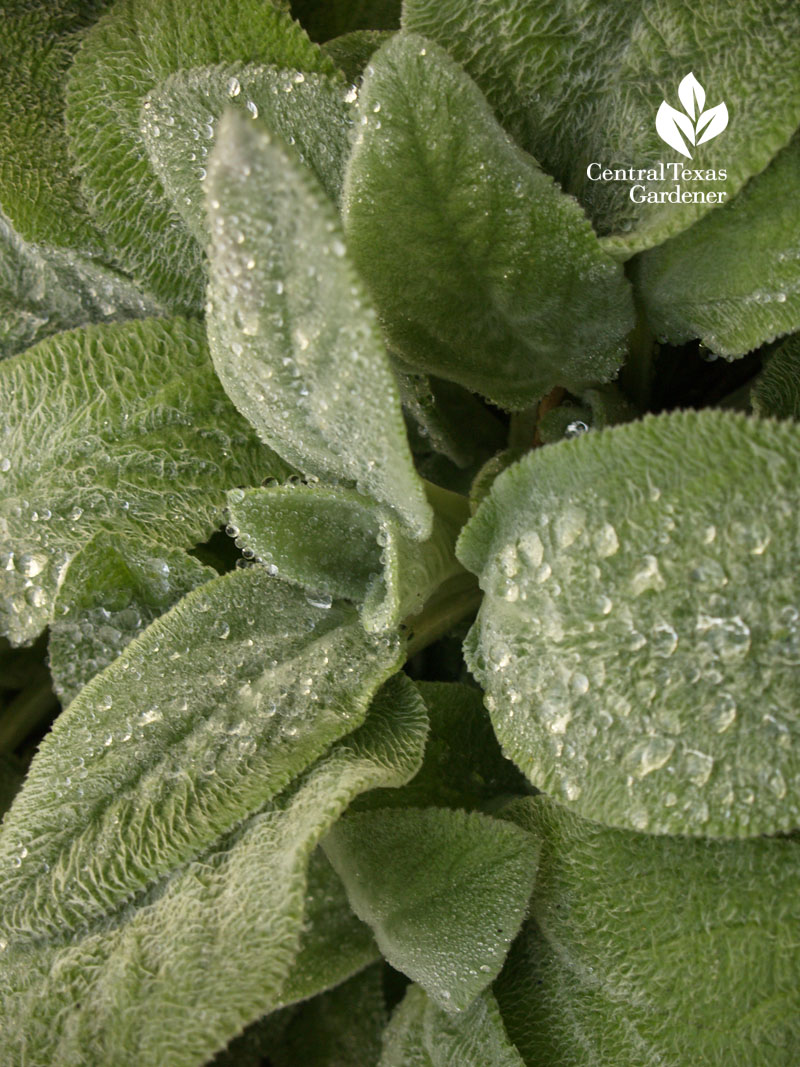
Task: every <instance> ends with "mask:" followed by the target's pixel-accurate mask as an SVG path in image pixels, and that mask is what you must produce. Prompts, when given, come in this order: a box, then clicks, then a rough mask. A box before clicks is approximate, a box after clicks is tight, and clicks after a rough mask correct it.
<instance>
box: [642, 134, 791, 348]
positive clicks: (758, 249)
mask: <svg viewBox="0 0 800 1067" xmlns="http://www.w3.org/2000/svg"><path fill="white" fill-rule="evenodd" d="M798 205H800V135H797V136H795V137H794V139H793V140H792V141H791V142H790V143H789V145H788V146H787V147H786V148H784V149H783V151H782V152H780V153H779V154H778V155H777V156H776V157H775V159H774V160H773V161H772V163H770V165H769V166H768V167H767V169H766V170H765V171H764V172H763V173H761V174H759V175H757V176H756V177H755V178H751V180H750V181H749V182H748V183H747V185H746V186H745V187H744V189H743V190H742V191H741V192H740V193H739V195H738V196H737V197H736V199H735V200H732V201H731V202H730V204H726V205H725V206H723V207H721V208H720V209H719V210H718V211H714V212H712V213H711V214H710V215H707V216H706V217H705V218H703V219H701V220H700V221H699V222H696V223H695V224H694V226H692V227H691V228H690V229H688V230H685V231H684V232H683V233H682V234H680V235H679V236H677V237H673V238H672V240H671V241H666V242H665V243H664V244H663V245H661V246H660V247H659V248H654V249H653V250H652V251H650V252H646V253H645V254H644V255H642V256H640V257H639V259H638V260H637V261H636V265H635V267H634V272H633V277H634V279H635V284H636V289H637V292H638V294H639V296H640V297H641V300H642V303H643V305H644V308H645V311H646V313H647V318H648V322H649V324H650V326H651V328H652V329H653V331H654V332H655V333H656V334H658V335H659V337H661V338H663V339H664V340H666V341H669V342H670V343H671V344H681V343H682V342H684V341H688V340H691V339H692V338H694V337H699V338H700V340H701V341H702V342H703V344H704V345H706V346H707V347H708V348H710V349H711V351H712V352H716V353H719V354H720V355H724V356H743V355H745V353H747V352H749V351H750V350H751V349H753V348H758V346H759V345H761V344H763V343H764V342H765V341H772V340H773V339H774V338H775V337H779V336H780V335H781V334H784V333H789V332H791V331H792V330H797V329H800V206H798Z"/></svg>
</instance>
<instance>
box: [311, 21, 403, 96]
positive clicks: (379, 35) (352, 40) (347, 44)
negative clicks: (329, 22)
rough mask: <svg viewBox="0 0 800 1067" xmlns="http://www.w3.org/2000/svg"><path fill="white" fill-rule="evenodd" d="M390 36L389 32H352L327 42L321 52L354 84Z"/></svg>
mask: <svg viewBox="0 0 800 1067" xmlns="http://www.w3.org/2000/svg"><path fill="white" fill-rule="evenodd" d="M391 35H392V34H391V31H381V30H354V31H353V32H352V33H345V34H342V36H341V37H335V38H334V39H333V40H332V41H327V42H326V43H325V44H324V45H323V46H322V50H323V52H325V53H327V55H329V56H330V57H331V59H332V60H333V61H334V63H335V64H336V66H337V67H339V69H340V70H341V71H342V72H343V74H344V76H345V77H346V78H347V79H348V80H349V81H351V82H353V83H355V82H358V81H359V80H360V78H361V76H362V75H363V73H364V68H365V67H366V65H367V64H368V63H369V61H370V59H371V58H372V56H373V55H374V54H375V52H377V50H378V49H379V48H380V46H381V45H382V44H383V42H384V41H387V40H388V39H389V38H390V37H391Z"/></svg>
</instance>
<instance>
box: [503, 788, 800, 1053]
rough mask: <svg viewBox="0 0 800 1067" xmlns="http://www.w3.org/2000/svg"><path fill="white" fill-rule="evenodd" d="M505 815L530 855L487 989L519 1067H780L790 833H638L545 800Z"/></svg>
mask: <svg viewBox="0 0 800 1067" xmlns="http://www.w3.org/2000/svg"><path fill="white" fill-rule="evenodd" d="M506 814H507V816H508V817H509V818H513V819H514V821H515V822H517V823H518V824H519V825H520V826H524V827H526V828H527V829H528V830H529V831H531V832H532V833H535V834H536V835H537V836H538V837H539V839H540V841H541V845H542V854H541V865H540V871H539V875H538V877H537V890H536V893H535V894H534V895H533V897H532V899H531V911H530V917H529V919H528V921H527V923H526V924H525V927H524V928H523V932H522V935H521V936H520V938H519V939H518V940H517V942H516V943H515V945H514V948H513V949H512V951H511V955H510V956H509V959H508V962H507V964H506V966H505V969H504V970H503V973H502V974H501V976H500V978H499V980H498V981H497V982H496V983H495V995H496V996H497V999H498V1002H499V1004H500V1009H501V1013H502V1017H503V1020H504V1022H505V1025H506V1028H507V1031H508V1034H509V1036H510V1038H511V1040H512V1041H513V1042H514V1044H515V1046H516V1048H517V1049H518V1050H519V1052H520V1053H521V1055H522V1058H523V1060H524V1062H525V1064H526V1065H527V1067H538V1065H540V1064H542V1063H547V1064H552V1067H595V1065H596V1064H597V1063H601V1062H602V1063H609V1064H610V1063H613V1064H614V1065H615V1067H642V1064H647V1065H648V1067H649V1065H651V1064H652V1065H653V1067H655V1065H656V1064H684V1063H691V1062H693V1061H694V1062H698V1063H703V1062H704V1061H705V1062H706V1063H719V1064H723V1063H724V1064H726V1065H728V1064H730V1065H731V1067H792V1065H793V1064H794V1061H795V1059H796V1052H797V1047H798V1042H799V1041H800V1022H799V1020H800V995H798V985H797V961H796V953H797V947H796V938H795V934H796V930H797V924H798V920H799V919H800V906H799V905H798V899H797V893H796V889H795V887H796V884H797V877H798V864H799V863H800V841H798V837H797V834H796V833H795V834H790V835H780V836H778V837H752V838H749V839H748V840H744V841H709V840H704V839H701V838H698V839H694V840H692V839H691V838H686V837H667V836H657V835H652V834H640V833H636V832H632V831H630V830H615V829H611V828H609V827H607V826H603V825H601V824H599V823H597V822H595V821H593V820H590V819H584V818H581V817H579V816H577V815H575V814H574V813H573V812H570V811H567V810H566V809H565V808H563V807H562V806H561V805H560V804H556V803H554V802H553V801H552V800H550V799H549V798H548V797H545V796H539V797H535V798H533V799H528V800H525V801H516V802H515V803H514V804H513V805H511V807H509V808H508V809H506ZM723 990H724V994H723V993H722V991H723Z"/></svg>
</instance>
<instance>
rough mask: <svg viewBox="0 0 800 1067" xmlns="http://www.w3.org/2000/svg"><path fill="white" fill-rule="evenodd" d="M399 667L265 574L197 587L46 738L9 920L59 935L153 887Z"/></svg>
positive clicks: (10, 871)
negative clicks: (155, 882) (66, 929)
mask: <svg viewBox="0 0 800 1067" xmlns="http://www.w3.org/2000/svg"><path fill="white" fill-rule="evenodd" d="M401 662H402V651H401V647H400V642H399V641H398V639H397V638H396V636H393V635H389V636H386V637H382V638H374V637H370V636H369V635H367V634H366V633H365V632H364V630H363V628H362V627H361V626H360V624H359V622H358V617H357V615H356V613H355V610H354V609H353V608H351V607H349V606H346V605H341V604H335V605H332V606H330V607H328V608H327V609H325V608H319V607H314V606H312V605H311V604H309V603H308V601H307V600H306V597H305V596H304V594H303V593H302V592H300V591H299V590H296V589H294V588H292V587H291V586H288V585H285V584H284V583H282V582H277V581H275V580H274V579H272V578H270V576H269V575H268V574H267V572H266V569H265V568H262V567H254V568H251V569H248V570H245V571H234V572H232V573H230V574H227V575H224V576H222V577H220V578H217V579H215V580H214V581H212V582H209V583H207V584H206V585H204V586H202V587H200V588H199V589H195V590H194V591H193V592H191V593H189V594H188V595H187V596H186V597H184V598H183V600H181V601H180V602H179V603H178V604H177V605H176V607H175V608H173V609H172V611H170V612H168V613H167V614H166V615H162V616H161V617H160V618H159V619H158V620H157V621H156V622H154V623H153V624H152V625H151V626H149V627H148V629H147V630H145V631H144V633H142V634H141V636H140V637H138V638H136V639H135V640H134V641H132V642H131V644H130V645H128V647H127V648H126V649H125V651H124V652H123V653H122V655H121V656H120V657H119V658H118V659H116V660H115V661H114V662H113V663H112V664H111V666H110V667H108V668H106V670H105V671H103V672H102V673H101V674H99V675H97V676H96V677H95V678H94V679H93V680H92V681H91V682H90V683H89V684H88V685H87V686H86V687H85V688H84V689H82V690H81V692H80V693H79V695H78V696H77V697H76V698H75V700H73V701H72V703H71V704H70V706H69V708H68V709H67V710H66V711H65V712H64V713H63V714H62V715H61V716H60V717H59V718H58V719H57V720H56V723H55V724H54V726H53V729H52V731H51V733H50V734H48V736H47V737H46V738H45V740H44V741H43V742H42V744H41V746H40V748H39V751H38V753H37V755H36V757H35V759H34V761H33V763H32V765H31V770H30V773H29V775H28V779H27V781H26V784H25V788H24V790H23V791H22V792H21V793H20V794H19V796H18V797H17V799H16V801H15V803H14V806H13V807H12V809H11V811H9V813H8V815H7V816H6V820H5V823H4V825H3V831H2V834H0V857H2V863H0V889H1V890H2V893H3V900H4V913H3V917H2V922H3V923H4V924H5V926H6V928H7V929H8V930H9V931H13V932H14V933H16V934H17V935H19V936H22V937H25V938H28V937H43V936H48V935H49V936H53V935H55V936H58V932H59V931H60V930H63V929H64V928H70V927H72V926H77V925H79V924H80V923H82V922H87V921H90V920H93V919H97V918H99V917H101V916H103V915H106V914H108V913H109V912H110V911H112V910H114V909H115V908H117V907H119V906H120V905H122V904H123V903H125V901H126V900H127V899H129V898H130V897H131V896H132V895H133V894H134V893H140V892H143V891H144V890H145V889H146V888H147V887H148V886H150V885H152V883H153V882H154V881H155V880H156V879H158V878H161V877H163V876H165V875H166V874H167V873H169V872H170V871H171V870H173V869H174V868H175V867H176V866H177V865H178V864H180V863H184V862H186V861H187V860H188V859H189V858H190V857H191V856H193V855H196V854H197V853H198V852H199V851H200V850H202V849H203V848H207V847H209V846H210V845H211V844H212V842H213V841H215V840H216V839H217V838H218V837H219V836H220V835H221V834H222V833H225V832H227V831H229V830H230V829H231V828H232V827H234V826H235V825H236V824H237V823H238V822H240V821H241V820H242V819H243V818H245V817H246V816H247V815H249V814H250V813H251V812H252V811H254V810H256V809H257V808H258V807H259V806H260V805H261V804H263V803H264V802H265V801H266V800H268V799H269V798H270V797H272V796H274V795H275V794H276V793H277V792H278V790H280V789H282V788H284V786H286V785H287V783H288V782H290V781H291V780H292V778H293V777H294V776H296V775H297V774H298V772H299V771H301V770H302V769H303V768H304V767H305V766H307V765H308V764H309V763H310V762H311V761H312V760H313V759H316V758H317V757H318V756H319V755H320V754H321V753H322V752H323V751H324V750H325V749H326V748H327V747H328V746H329V745H330V744H331V743H332V742H333V741H335V740H336V739H337V738H338V737H341V736H343V735H344V734H345V733H348V732H350V731H351V730H353V729H354V728H355V727H357V726H358V725H359V724H360V722H361V720H362V719H363V717H364V714H365V712H366V708H367V705H368V703H369V700H370V698H371V696H372V694H373V693H374V692H375V690H376V689H377V688H378V686H379V685H380V684H381V683H382V682H383V681H384V679H385V678H386V677H387V676H388V675H389V674H391V673H392V672H393V671H394V670H396V669H397V668H398V666H399V664H400V663H401ZM23 848H24V849H25V850H26V853H25V857H23V858H24V859H25V862H24V863H22V862H21V860H20V850H21V849H23Z"/></svg>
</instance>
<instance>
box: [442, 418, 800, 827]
mask: <svg viewBox="0 0 800 1067" xmlns="http://www.w3.org/2000/svg"><path fill="white" fill-rule="evenodd" d="M798 475H800V437H799V436H798V431H797V429H796V428H795V426H794V425H793V424H791V423H783V424H778V423H774V422H768V421H755V420H752V419H747V418H746V417H744V416H741V415H733V414H723V413H721V412H710V411H706V412H700V413H693V412H686V413H679V414H673V415H669V416H662V417H659V418H649V419H645V420H644V421H642V422H637V423H632V424H629V425H627V426H621V427H617V428H615V429H612V430H609V431H604V432H602V433H598V434H592V435H584V436H582V437H580V438H577V439H575V440H573V441H567V442H564V443H562V444H559V445H554V446H552V447H551V448H548V449H546V450H543V451H541V452H538V453H534V454H532V455H530V456H528V457H526V458H525V459H524V460H522V461H521V462H519V463H518V464H516V465H514V466H513V467H511V468H510V469H509V470H507V471H506V472H505V473H504V474H502V475H501V476H500V477H499V478H498V479H497V481H496V482H495V484H494V486H493V488H492V491H491V493H490V494H489V497H488V498H487V499H486V500H485V501H484V503H483V505H482V506H481V509H480V510H479V512H478V514H477V515H476V516H475V518H474V519H473V520H472V521H471V523H470V524H469V525H468V526H467V528H466V530H465V531H464V533H463V534H462V536H461V540H460V542H459V555H460V558H461V560H462V561H463V562H464V563H465V565H466V566H468V567H469V568H470V569H472V570H473V571H475V573H476V574H478V575H479V576H480V581H481V586H482V588H483V590H484V592H485V599H484V602H483V605H482V607H481V610H480V614H479V616H478V621H477V623H476V624H475V626H474V628H473V630H472V632H471V634H470V637H469V639H468V642H467V659H468V662H469V664H470V666H471V669H472V670H473V671H474V673H475V675H476V677H477V678H478V679H479V681H480V682H481V684H482V685H483V686H484V688H485V689H486V693H487V697H486V701H487V706H488V707H489V709H490V711H491V715H492V720H493V722H494V725H495V729H496V731H497V734H498V737H499V739H500V743H501V745H502V746H503V749H504V751H505V753H506V754H507V755H508V756H510V757H511V758H512V759H514V760H515V761H516V762H517V763H518V764H519V766H520V767H521V768H522V769H523V770H524V771H525V773H526V774H527V775H528V776H529V777H530V779H531V781H533V782H534V783H535V784H536V785H537V786H539V787H540V788H543V789H545V790H546V791H547V792H550V793H552V794H553V795H554V796H555V797H556V798H557V799H558V800H560V801H561V802H562V803H564V804H567V805H569V806H571V807H573V808H574V809H575V810H576V811H579V812H581V813H582V814H584V815H586V816H588V817H589V818H594V819H600V820H602V821H603V822H606V823H609V824H610V825H612V826H624V827H630V828H634V829H637V830H647V831H649V832H651V833H673V834H700V835H703V836H714V837H716V836H722V837H737V836H748V837H749V836H752V835H753V834H759V833H775V832H777V831H779V830H791V829H792V828H793V827H794V826H795V825H796V824H797V820H798V817H800V808H798V796H800V764H798V756H797V749H798V746H797V735H798V722H797V710H796V709H797V695H798V671H797V667H798V664H800V603H798V587H797V580H796V573H797V568H796V566H795V563H794V562H793V561H794V560H795V557H796V553H797V552H798V545H800V540H799V539H798V501H797V492H798V489H797V487H798V484H800V481H799V480H798Z"/></svg>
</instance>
